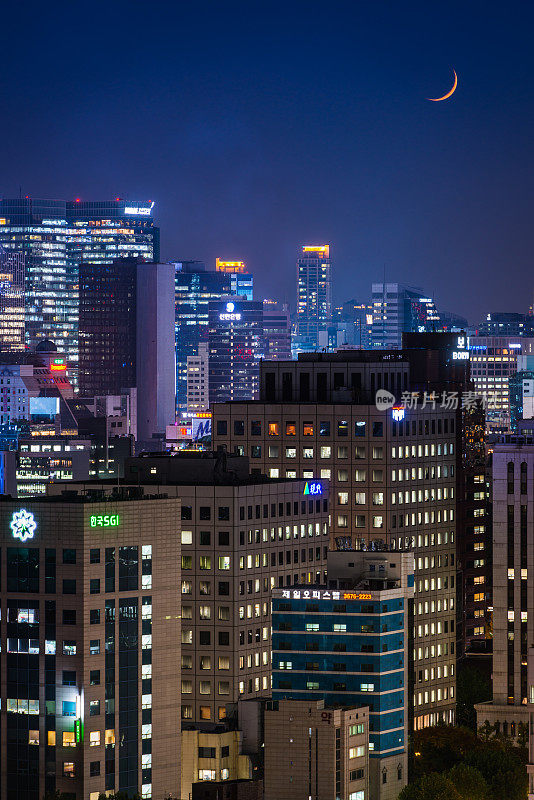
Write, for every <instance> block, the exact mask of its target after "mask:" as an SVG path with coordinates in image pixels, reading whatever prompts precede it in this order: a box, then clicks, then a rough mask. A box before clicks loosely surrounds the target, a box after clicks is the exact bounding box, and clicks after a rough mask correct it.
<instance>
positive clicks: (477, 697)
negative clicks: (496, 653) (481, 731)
mask: <svg viewBox="0 0 534 800" xmlns="http://www.w3.org/2000/svg"><path fill="white" fill-rule="evenodd" d="M488 700H491V683H490V680H489V678H488V677H487V675H486V674H485V673H484V672H483V671H481V670H479V669H476V668H475V667H472V666H462V667H461V668H460V669H459V670H458V675H457V678H456V719H457V722H458V725H460V726H465V727H466V728H471V730H473V731H476V729H477V715H476V711H475V703H485V702H486V701H488Z"/></svg>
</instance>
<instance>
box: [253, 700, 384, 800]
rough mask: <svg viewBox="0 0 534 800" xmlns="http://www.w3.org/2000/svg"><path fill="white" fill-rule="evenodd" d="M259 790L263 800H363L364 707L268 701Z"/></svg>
mask: <svg viewBox="0 0 534 800" xmlns="http://www.w3.org/2000/svg"><path fill="white" fill-rule="evenodd" d="M264 787H265V791H264V797H265V800H309V798H310V797H312V798H321V800H368V798H369V797H370V795H369V709H368V707H367V706H359V707H357V708H354V707H353V708H332V707H329V706H328V705H327V704H325V702H324V701H323V700H312V699H309V700H272V701H270V702H268V703H267V707H266V710H265V780H264Z"/></svg>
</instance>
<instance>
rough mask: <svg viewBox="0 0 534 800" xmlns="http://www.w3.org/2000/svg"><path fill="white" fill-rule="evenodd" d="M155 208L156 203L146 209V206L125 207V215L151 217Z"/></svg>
mask: <svg viewBox="0 0 534 800" xmlns="http://www.w3.org/2000/svg"><path fill="white" fill-rule="evenodd" d="M153 208H154V203H151V205H150V206H149V207H148V208H146V207H145V206H124V213H125V214H136V215H139V216H142V217H149V216H150V212H151V211H152V209H153Z"/></svg>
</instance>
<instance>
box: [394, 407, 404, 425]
mask: <svg viewBox="0 0 534 800" xmlns="http://www.w3.org/2000/svg"><path fill="white" fill-rule="evenodd" d="M391 416H392V417H393V420H394V421H395V422H402V420H403V419H404V417H405V416H406V409H405V408H404V406H401V407H398V406H393V408H392V409H391Z"/></svg>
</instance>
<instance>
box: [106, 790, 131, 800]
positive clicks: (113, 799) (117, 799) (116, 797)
mask: <svg viewBox="0 0 534 800" xmlns="http://www.w3.org/2000/svg"><path fill="white" fill-rule="evenodd" d="M98 800H140V797H139V794H137V792H136V793H135V794H128V792H115V794H104V793H103V792H100V794H99V795H98Z"/></svg>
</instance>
